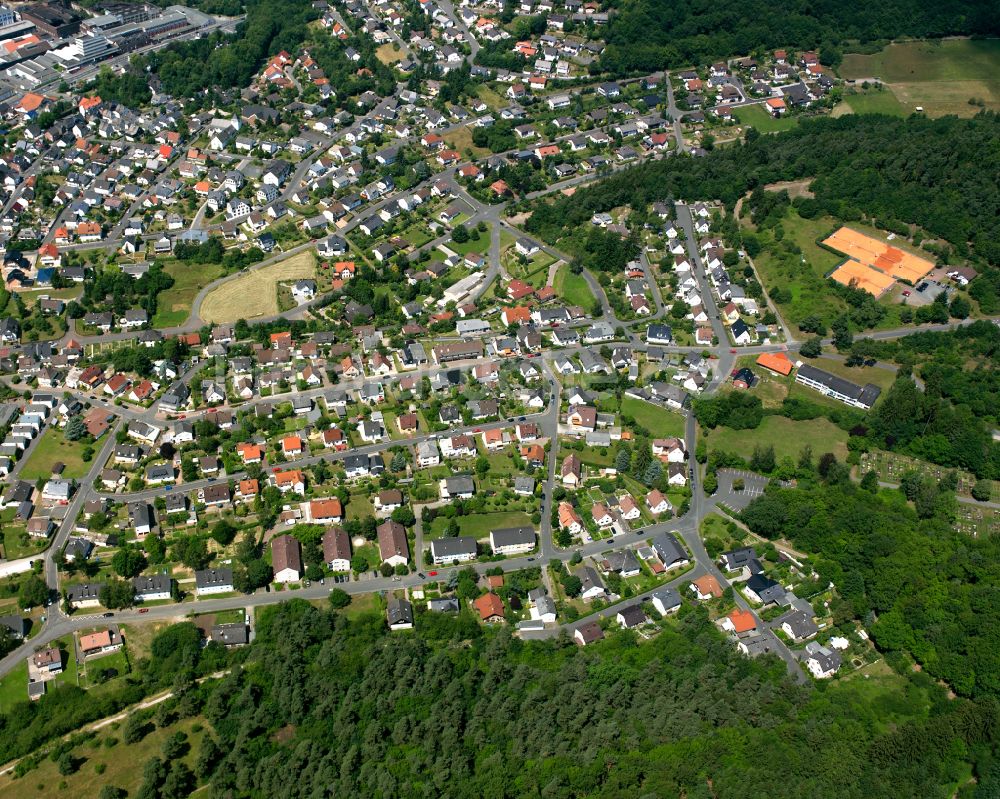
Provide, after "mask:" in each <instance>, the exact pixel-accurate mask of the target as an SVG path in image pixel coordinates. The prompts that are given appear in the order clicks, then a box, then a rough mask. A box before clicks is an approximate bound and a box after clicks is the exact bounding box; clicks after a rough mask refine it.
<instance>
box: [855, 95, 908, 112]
mask: <svg viewBox="0 0 1000 799" xmlns="http://www.w3.org/2000/svg"><path fill="white" fill-rule="evenodd" d="M844 99H845V100H846V101H847V104H848V105H849V106H850V107H851V110H852V111H853V112H854V113H855V114H888V115H889V116H897V117H903V116H907V113H908V112H907V110H906V109H905V108H903V106H902V105H900V104H899V100H897V99H896V95H894V94H893V93H892V92H891V91H889V90H888V89H883V90H882V91H877V90H876V91H870V92H865V93H864V94H850V95H848V96H847V97H845V98H844Z"/></svg>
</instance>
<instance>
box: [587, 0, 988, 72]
mask: <svg viewBox="0 0 1000 799" xmlns="http://www.w3.org/2000/svg"><path fill="white" fill-rule="evenodd" d="M611 5H612V7H613V8H615V10H616V13H614V14H613V15H612V17H611V21H610V24H609V25H608V33H607V41H608V47H607V49H606V50H605V51H604V53H603V54H602V56H601V59H600V62H599V66H600V68H601V69H603V70H607V71H610V72H612V73H614V74H616V75H624V74H627V73H629V72H635V71H643V72H651V71H653V70H661V69H664V68H666V69H670V68H675V67H685V66H689V65H691V64H705V63H709V62H711V61H717V60H720V59H726V58H731V57H732V56H733V55H734V54H735V55H739V54H749V53H753V52H757V51H760V50H771V49H774V48H794V49H801V48H807V49H818V50H819V52H820V56H821V58H822V59H823V61H824V63H828V64H835V63H836V62H837V61H838V60H839V56H840V50H841V47H842V45H843V43H846V42H849V41H860V42H872V41H876V40H885V39H893V38H896V37H899V36H914V37H919V38H932V37H940V36H950V35H962V34H972V35H975V34H980V35H990V34H992V35H995V34H997V33H998V32H1000V13H998V10H997V6H996V4H995V3H982V2H977V0H942V2H930V1H929V0H875V2H870V3H845V2H842V0H816V2H807V0H791V2H786V3H768V2H766V0H740V1H738V0H693V1H692V0H613V2H612V3H611Z"/></svg>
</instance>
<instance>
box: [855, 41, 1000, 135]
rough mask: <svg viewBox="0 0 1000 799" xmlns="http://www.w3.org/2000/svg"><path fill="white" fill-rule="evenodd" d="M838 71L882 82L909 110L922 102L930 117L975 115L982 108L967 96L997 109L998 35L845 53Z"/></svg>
mask: <svg viewBox="0 0 1000 799" xmlns="http://www.w3.org/2000/svg"><path fill="white" fill-rule="evenodd" d="M839 72H840V76H841V77H843V78H847V79H849V80H862V79H864V78H878V79H880V80H882V81H884V82H885V83H886V84H887V85H888V86H889V88H890V89H891V90H892V92H893V94H894V95H895V96H896V99H897V100H898V101H899V103H900V105H901V106H902V107H903V108H904V109H905V110H906V111H907V112H911V111H915V110H916V108H917V106H921V107H922V108H923V109H924V111H925V112H926V113H927V114H928V115H929V116H944V115H945V114H957V115H958V116H966V117H968V116H973V115H975V114H976V113H977V112H978V111H979V110H980V108H979V106H977V105H970V104H969V100H970V98H976V99H977V100H982V101H983V102H984V103H985V106H986V107H987V108H992V109H994V110H1000V40H996V39H993V40H971V39H957V40H948V41H935V42H903V43H900V44H891V45H889V46H888V47H886V48H885V49H884V50H882V51H881V52H879V53H875V54H874V55H858V54H848V55H845V56H844V61H843V64H841V67H840V70H839ZM849 102H850V101H849ZM851 106H852V107H853V106H854V104H853V103H851ZM854 110H855V111H858V110H859V109H857V108H855V109H854Z"/></svg>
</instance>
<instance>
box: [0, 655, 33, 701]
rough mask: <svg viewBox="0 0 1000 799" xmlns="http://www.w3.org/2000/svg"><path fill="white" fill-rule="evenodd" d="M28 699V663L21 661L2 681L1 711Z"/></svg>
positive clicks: (0, 687) (0, 681)
mask: <svg viewBox="0 0 1000 799" xmlns="http://www.w3.org/2000/svg"><path fill="white" fill-rule="evenodd" d="M27 698H28V661H27V660H22V661H20V662H19V663H18V664H17V665H16V666H15V667H14V668H13V669H12V670H11V671H9V672H8V673H7V674H5V675H4V677H3V679H2V680H0V711H5V712H6V711H7V710H9V709H10V707H11V705H13V704H15V703H16V702H23V701H25V700H27Z"/></svg>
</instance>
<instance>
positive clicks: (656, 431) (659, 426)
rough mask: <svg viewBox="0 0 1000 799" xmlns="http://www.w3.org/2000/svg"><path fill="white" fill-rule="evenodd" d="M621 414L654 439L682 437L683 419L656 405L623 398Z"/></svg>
mask: <svg viewBox="0 0 1000 799" xmlns="http://www.w3.org/2000/svg"><path fill="white" fill-rule="evenodd" d="M621 412H622V414H624V415H625V416H631V417H632V418H633V419H635V420H636V422H638V423H639V424H640V425H642V426H643V427H645V428H646V429H647V430H648V431H649V434H650V435H651V436H653V437H654V438H668V437H670V436H675V437H677V438H683V437H684V423H685V421H686V420H685V418H684V417H683V416H681V415H680V414H679V413H674V412H673V411H668V410H667V409H665V408H661V407H659V406H658V405H653V404H651V403H649V402H643V401H642V400H640V399H635V397H623V398H622V406H621Z"/></svg>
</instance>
